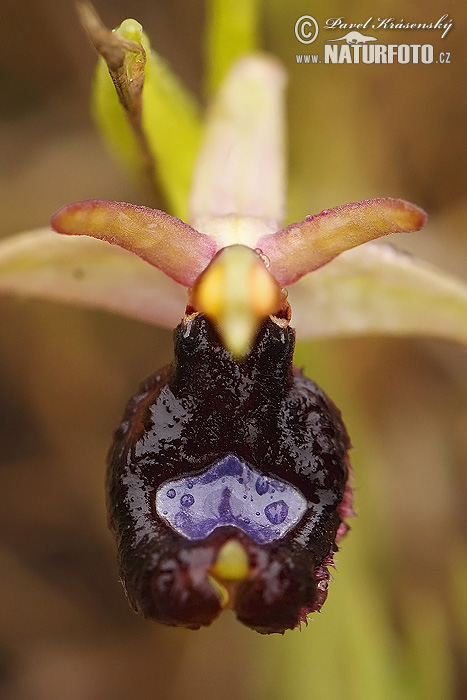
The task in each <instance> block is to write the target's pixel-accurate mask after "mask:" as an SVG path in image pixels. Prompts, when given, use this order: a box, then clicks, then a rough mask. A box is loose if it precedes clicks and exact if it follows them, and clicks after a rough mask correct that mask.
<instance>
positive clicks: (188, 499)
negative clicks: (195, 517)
mask: <svg viewBox="0 0 467 700" xmlns="http://www.w3.org/2000/svg"><path fill="white" fill-rule="evenodd" d="M194 502H195V499H194V497H193V495H192V494H191V493H185V494H183V496H182V497H181V499H180V504H181V505H182V506H184V507H185V508H189V507H190V506H192V505H193V503H194Z"/></svg>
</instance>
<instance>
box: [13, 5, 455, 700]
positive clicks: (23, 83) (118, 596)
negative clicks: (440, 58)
mask: <svg viewBox="0 0 467 700" xmlns="http://www.w3.org/2000/svg"><path fill="white" fill-rule="evenodd" d="M96 6H97V9H98V10H99V12H100V14H101V16H102V18H103V20H104V21H105V23H106V24H107V25H109V26H116V25H118V24H119V23H120V22H121V21H122V20H123V19H124V18H126V17H127V16H133V17H135V18H136V19H138V20H139V21H140V22H141V23H142V24H143V27H144V28H145V30H146V31H147V33H148V34H149V36H150V37H151V41H152V45H153V47H154V48H155V49H156V50H157V51H158V52H159V53H160V54H162V55H163V56H165V57H167V58H168V59H169V60H170V62H171V64H172V66H173V67H174V69H175V70H176V71H177V72H178V73H179V74H180V75H181V77H182V78H183V79H184V81H185V82H186V84H187V85H188V86H189V87H190V89H192V90H193V91H194V92H195V93H196V94H197V95H198V97H199V99H200V100H201V101H203V100H204V96H203V32H204V26H205V10H206V8H205V5H204V3H203V2H201V0H195V1H192V2H188V1H187V0H174V2H172V3H170V4H168V3H167V4H164V3H155V2H149V0H134V1H133V2H131V3H130V2H128V0H125V1H124V0H112V1H110V0H99V2H98V3H96ZM261 12H262V16H261V35H262V40H263V46H264V47H265V48H266V49H267V50H269V51H271V52H272V53H274V54H275V55H276V56H278V57H279V58H280V59H281V60H282V61H283V63H284V64H285V66H286V68H287V70H288V73H289V93H288V113H289V152H290V162H289V172H290V190H289V194H290V198H289V216H288V221H292V220H300V219H302V218H303V217H304V216H305V215H306V214H308V213H312V212H318V211H320V210H321V209H323V208H329V207H332V206H334V205H338V204H343V203H346V202H349V201H353V200H360V199H369V198H372V197H377V196H395V197H398V196H400V197H403V198H405V199H408V200H410V201H413V202H415V203H416V204H418V205H420V206H422V207H424V208H425V209H426V210H427V211H428V212H429V215H430V221H429V224H428V226H427V227H426V229H425V230H424V231H422V232H420V233H416V234H411V235H410V236H399V237H398V239H397V238H396V237H394V239H393V240H394V242H396V243H397V245H399V246H400V247H401V248H403V249H405V250H408V251H410V252H412V253H415V254H416V255H418V256H419V257H421V258H424V259H426V260H429V261H432V262H435V263H436V264H438V265H440V266H441V267H443V268H444V269H446V270H450V271H452V272H453V273H455V274H456V275H457V276H459V277H463V278H464V279H466V278H467V266H466V261H467V238H466V234H465V224H464V221H465V215H466V214H467V197H466V179H467V171H466V167H465V153H466V140H467V139H466V133H465V124H466V118H467V103H466V91H465V61H466V53H465V45H466V38H467V36H466V30H465V22H466V20H467V11H466V10H465V7H464V6H462V5H461V4H458V3H455V2H453V1H452V0H449V1H447V2H443V3H441V2H440V1H438V0H435V1H433V2H430V3H422V2H421V1H420V0H417V1H416V2H410V3H407V2H405V3H404V2H400V1H399V2H384V1H381V2H379V4H378V5H376V4H373V3H371V2H370V1H369V0H368V1H367V0H365V1H363V0H358V1H356V2H354V3H352V4H351V7H349V4H348V3H345V2H343V1H342V0H341V1H340V2H337V1H335V2H331V3H324V2H315V3H309V2H307V3H305V2H297V0H292V1H291V2H289V3H284V2H281V1H280V0H264V1H263V3H262V5H261ZM445 13H449V15H450V17H451V18H452V19H453V21H454V28H453V29H452V30H451V31H450V32H449V34H448V35H447V37H446V38H445V39H441V38H440V32H428V31H425V32H417V31H413V32H408V33H407V32H404V33H402V34H401V33H396V32H392V33H391V32H388V33H384V32H382V31H379V32H378V38H379V40H380V41H381V42H383V41H386V43H389V42H390V41H396V42H402V41H407V42H408V43H427V42H428V43H433V45H434V46H435V50H444V51H450V52H451V64H450V65H428V66H427V65H418V66H417V65H400V66H398V65H392V66H365V65H359V66H358V65H356V66H324V65H321V66H310V65H308V66H305V65H297V64H296V61H295V54H296V53H312V52H315V49H314V47H315V46H316V50H321V49H322V45H323V37H322V36H321V37H320V38H319V39H318V40H317V41H316V43H315V44H314V45H312V47H313V48H312V47H309V48H306V47H303V46H302V45H300V44H299V43H298V42H297V40H296V39H295V36H294V31H293V28H294V24H295V22H296V20H297V19H298V17H300V16H301V15H303V14H312V15H314V16H315V17H316V18H317V19H318V21H322V20H323V19H326V18H327V17H331V16H334V17H335V16H341V15H342V16H347V17H348V19H349V21H362V20H363V21H364V20H365V19H367V18H368V17H369V16H374V17H395V18H397V19H400V18H404V19H405V20H409V19H410V20H414V21H417V22H418V21H427V22H429V21H436V20H437V19H438V18H439V17H441V16H442V15H444V14H445ZM342 33H344V32H342ZM339 36H340V35H339ZM0 38H1V41H0V67H1V74H2V90H1V93H0V119H1V122H0V210H1V212H2V215H1V217H0V235H1V236H2V237H3V236H7V235H9V234H13V233H15V232H19V231H24V230H28V229H31V228H34V227H37V226H41V225H45V224H46V223H47V221H48V218H49V216H50V214H51V213H52V212H54V211H55V210H56V209H58V208H59V207H60V206H62V205H63V204H65V203H67V202H70V201H75V200H79V199H86V198H102V199H114V200H123V201H130V202H133V203H138V204H139V203H140V204H147V205H150V206H151V205H152V206H160V205H161V204H162V199H161V197H159V196H158V195H157V194H154V193H153V192H149V191H145V190H144V189H143V188H141V186H138V184H137V183H135V182H132V181H131V180H130V178H129V177H127V176H126V175H125V173H123V172H122V171H121V170H120V169H119V168H118V166H116V165H115V162H114V161H113V160H112V158H111V157H110V156H109V155H108V154H107V152H106V151H105V149H104V147H103V145H102V144H101V142H100V140H99V138H98V136H97V134H96V131H95V129H94V127H93V125H92V123H91V119H90V117H89V107H88V95H89V90H90V80H91V76H92V72H93V67H94V63H95V57H94V54H93V51H92V49H91V48H90V46H89V44H88V42H87V40H86V38H85V37H84V36H83V33H82V31H81V29H80V27H79V25H78V22H77V19H76V15H75V11H74V7H73V4H72V3H71V2H64V0H48V2H47V3H43V2H39V0H19V1H16V2H15V1H14V0H3V2H2V18H1V22H0ZM0 328H1V332H0V387H1V388H0V415H1V421H0V448H1V453H0V454H1V463H0V469H1V471H0V572H1V573H0V697H1V698H2V700H3V699H5V700H107V699H109V700H111V699H112V700H132V699H133V698H134V699H135V700H146V699H148V700H149V699H150V698H151V699H153V698H161V699H164V700H171V699H175V698H177V699H178V698H184V697H187V696H189V697H190V700H201V699H203V700H210V699H211V698H213V699H214V698H216V700H217V699H218V698H219V697H222V698H223V699H224V700H234V699H235V700H237V699H238V700H247V699H250V698H255V699H258V700H262V699H263V698H264V699H267V700H283V699H285V698H296V699H297V700H301V699H302V698H303V699H305V698H306V699H310V700H314V699H315V698H319V699H322V698H326V700H327V699H329V700H334V698H335V699H336V700H337V698H339V700H341V699H342V698H346V699H347V698H348V699H350V700H353V699H354V698H355V699H359V700H366V699H368V700H379V699H380V698H381V700H383V699H387V700H394V699H397V700H399V698H401V699H404V700H419V699H420V700H421V699H422V698H423V700H451V698H452V699H457V698H459V699H461V698H465V697H466V696H467V665H466V654H467V545H466V538H465V534H466V529H467V517H466V507H465V504H466V502H467V478H466V475H467V470H466V455H467V431H466V423H467V406H466V396H467V372H466V370H467V358H466V354H465V349H463V348H460V347H457V346H455V345H454V344H450V343H447V342H436V341H434V340H422V339H420V340H418V339H413V340H408V339H401V340H398V339H394V338H392V339H388V338H364V339H363V338H358V339H351V340H349V339H347V340H345V341H344V340H334V341H320V342H314V343H311V342H310V343H302V344H301V345H300V347H299V348H298V351H297V364H299V365H303V366H305V367H306V370H307V373H308V374H309V376H311V377H312V378H313V379H315V380H316V381H317V382H318V383H320V384H321V386H322V387H323V388H324V389H325V390H326V391H327V392H328V393H329V394H330V396H331V397H332V398H333V399H334V401H335V402H336V403H337V404H338V405H339V406H340V408H341V409H342V412H343V415H344V417H345V419H346V422H347V424H348V427H349V431H350V433H351V435H352V438H353V443H354V450H353V454H352V462H353V465H354V470H355V493H356V508H357V511H358V517H357V518H355V519H354V521H353V523H352V531H351V533H350V535H349V536H348V538H346V540H344V542H343V543H342V551H341V552H340V553H339V555H338V560H337V561H338V571H337V573H336V574H335V579H336V583H335V584H334V585H332V586H331V588H330V593H329V599H328V601H327V603H326V605H325V606H324V608H323V612H322V614H320V615H315V620H314V621H313V622H312V623H310V625H309V626H308V628H306V629H304V630H303V631H302V632H301V633H300V632H298V631H294V632H289V633H287V634H286V635H285V636H284V637H261V636H260V635H257V634H255V633H254V632H251V631H249V630H247V629H246V628H243V627H242V626H241V625H239V624H238V623H236V622H235V620H234V618H233V616H231V615H230V613H225V614H224V615H223V616H222V617H221V618H220V620H219V621H218V622H216V623H215V624H214V625H213V626H212V627H211V628H209V629H206V630H201V631H200V632H190V631H185V630H177V629H169V628H164V627H161V626H158V625H156V624H152V623H148V622H145V621H143V620H141V619H139V618H138V617H136V616H135V615H133V614H132V612H131V611H130V609H129V607H128V605H127V603H126V601H125V599H124V596H123V592H122V589H121V587H120V585H119V583H118V576H117V568H116V562H115V548H114V543H113V541H112V539H111V537H110V534H109V533H108V531H107V526H106V515H105V508H104V488H103V482H104V462H105V454H106V450H107V447H108V444H109V442H110V436H111V433H112V431H113V429H114V428H115V427H116V425H117V424H118V421H119V419H120V416H121V413H122V411H123V407H124V404H125V402H126V400H127V398H128V397H129V396H130V394H131V393H132V392H133V391H134V390H135V388H136V387H137V385H138V383H139V381H140V380H142V379H143V378H144V377H145V376H147V375H148V374H150V373H151V372H153V371H154V370H156V369H157V368H158V367H159V366H161V365H163V364H165V363H167V362H168V361H169V360H170V357H171V353H172V339H171V333H170V332H169V331H165V330H160V329H156V328H151V327H149V326H145V325H143V324H140V323H137V322H132V321H129V320H126V319H120V318H118V317H114V316H110V315H108V314H105V313H100V312H97V311H89V310H80V309H75V308H72V307H68V306H65V305H63V306H62V305H60V304H52V303H46V302H39V301H27V300H17V299H0Z"/></svg>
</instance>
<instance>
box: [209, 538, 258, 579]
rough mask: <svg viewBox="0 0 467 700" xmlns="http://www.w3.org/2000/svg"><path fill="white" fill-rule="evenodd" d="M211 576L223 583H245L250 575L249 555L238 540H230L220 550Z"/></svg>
mask: <svg viewBox="0 0 467 700" xmlns="http://www.w3.org/2000/svg"><path fill="white" fill-rule="evenodd" d="M211 574H212V576H213V577H214V578H215V579H216V580H220V581H221V582H226V583H228V582H234V581H244V580H245V579H246V578H248V576H249V575H250V562H249V559H248V554H247V553H246V551H245V548H244V547H243V545H242V544H240V542H238V540H228V541H227V542H226V543H225V544H224V545H223V546H222V547H221V549H220V550H219V553H218V555H217V559H216V561H215V563H214V565H213V566H212V568H211Z"/></svg>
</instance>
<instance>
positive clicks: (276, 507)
mask: <svg viewBox="0 0 467 700" xmlns="http://www.w3.org/2000/svg"><path fill="white" fill-rule="evenodd" d="M288 512H289V507H288V505H287V503H285V501H276V503H270V504H269V505H267V506H266V508H265V509H264V514H265V516H266V517H267V519H268V520H269V522H270V523H272V524H273V525H279V524H280V523H283V522H284V520H285V519H286V517H287V515H288Z"/></svg>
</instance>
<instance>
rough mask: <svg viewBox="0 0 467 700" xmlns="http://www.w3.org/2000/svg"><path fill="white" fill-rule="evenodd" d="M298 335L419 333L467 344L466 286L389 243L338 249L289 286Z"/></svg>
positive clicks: (293, 320)
mask: <svg viewBox="0 0 467 700" xmlns="http://www.w3.org/2000/svg"><path fill="white" fill-rule="evenodd" d="M289 301H290V304H291V307H292V313H293V315H292V325H293V326H294V327H296V328H297V334H298V336H299V337H301V338H322V337H331V336H356V335H376V334H389V335H423V336H433V337H440V338H447V339H450V340H455V341H458V342H461V343H465V344H467V286H466V285H465V284H463V283H462V282H460V281H458V280H456V279H454V278H452V277H451V276H450V275H448V274H447V273H445V272H443V271H442V270H439V269H437V268H435V267H433V266H431V265H428V264H427V263H424V262H422V261H420V260H416V259H414V258H412V257H411V256H410V255H408V254H407V253H403V252H400V251H398V250H396V249H395V248H393V247H392V246H388V245H381V244H379V243H368V244H366V245H363V246H361V247H360V248H354V249H353V250H349V251H347V252H345V253H342V255H340V256H339V257H338V258H336V259H335V260H333V261H332V262H331V263H329V264H328V265H325V266H324V267H322V268H320V269H319V270H316V271H315V272H312V273H311V274H310V275H307V276H305V277H302V278H301V279H300V280H299V281H298V282H296V283H295V284H294V285H292V286H291V287H290V289H289Z"/></svg>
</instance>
